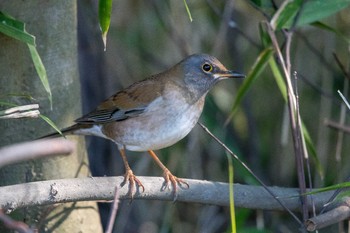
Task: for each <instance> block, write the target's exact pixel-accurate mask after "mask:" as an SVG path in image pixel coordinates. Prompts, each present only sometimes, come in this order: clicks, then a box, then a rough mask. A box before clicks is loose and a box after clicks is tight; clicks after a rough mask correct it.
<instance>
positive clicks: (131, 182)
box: [119, 149, 145, 199]
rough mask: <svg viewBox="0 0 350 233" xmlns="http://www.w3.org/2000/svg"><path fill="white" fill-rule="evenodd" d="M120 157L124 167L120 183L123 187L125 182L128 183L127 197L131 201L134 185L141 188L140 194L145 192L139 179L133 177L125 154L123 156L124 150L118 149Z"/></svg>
mask: <svg viewBox="0 0 350 233" xmlns="http://www.w3.org/2000/svg"><path fill="white" fill-rule="evenodd" d="M119 151H120V155H121V156H122V159H123V162H124V167H125V175H124V181H123V183H122V186H124V185H125V184H126V182H127V181H129V197H130V198H131V199H133V197H134V187H135V183H136V184H137V185H138V186H139V187H141V188H142V192H144V191H145V187H144V186H143V184H142V183H141V181H140V180H139V179H137V178H136V176H135V175H134V173H133V172H132V170H131V168H130V166H129V163H128V160H127V158H126V154H125V150H124V149H120V150H119Z"/></svg>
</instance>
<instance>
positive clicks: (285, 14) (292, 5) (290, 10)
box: [271, 0, 302, 29]
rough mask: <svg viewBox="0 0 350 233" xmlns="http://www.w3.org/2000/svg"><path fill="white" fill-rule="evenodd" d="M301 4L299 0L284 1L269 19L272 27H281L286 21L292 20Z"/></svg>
mask: <svg viewBox="0 0 350 233" xmlns="http://www.w3.org/2000/svg"><path fill="white" fill-rule="evenodd" d="M301 5H302V1H301V0H294V1H285V2H284V3H283V4H282V5H281V6H280V8H279V9H278V10H277V11H276V13H275V14H274V16H273V17H272V19H271V26H272V28H274V29H281V28H282V27H284V26H285V25H286V23H287V22H293V19H294V16H295V15H296V14H297V12H298V11H299V9H300V7H301Z"/></svg>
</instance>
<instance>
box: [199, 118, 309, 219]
mask: <svg viewBox="0 0 350 233" xmlns="http://www.w3.org/2000/svg"><path fill="white" fill-rule="evenodd" d="M198 124H199V125H200V126H201V127H202V128H203V129H204V131H206V132H207V133H208V134H209V135H210V136H211V137H212V138H213V139H214V140H215V141H216V142H217V143H219V144H220V146H222V147H223V148H224V149H225V150H226V151H227V152H228V153H229V154H230V155H231V156H232V157H233V158H234V159H236V160H237V161H238V162H239V163H240V164H241V165H242V166H243V167H244V168H245V169H246V170H247V171H248V172H249V173H250V174H251V175H252V176H253V177H254V178H255V179H256V180H257V181H258V182H259V183H260V184H261V185H262V186H263V187H264V188H265V190H266V191H267V192H268V193H269V194H270V195H271V196H272V197H273V198H274V199H275V200H276V201H277V202H278V203H279V204H280V205H281V206H282V207H283V208H284V209H285V210H286V211H287V212H288V213H289V214H290V215H291V216H292V217H293V218H294V219H295V220H296V221H297V222H298V223H299V224H302V222H301V221H300V220H299V218H298V217H297V216H296V215H295V214H294V213H293V212H292V211H291V210H290V209H288V207H287V206H286V205H285V204H284V203H283V202H282V201H281V200H280V199H279V198H277V196H276V195H275V194H274V193H273V191H272V190H271V189H270V188H268V187H267V186H266V185H265V183H264V182H263V181H262V180H261V179H260V178H259V177H258V176H257V175H255V173H254V172H253V171H252V170H251V169H250V168H249V167H248V166H247V165H246V164H245V163H244V162H243V161H242V160H241V159H240V158H239V157H238V156H237V155H236V154H235V153H233V152H232V151H231V150H230V149H229V148H228V147H227V146H226V145H225V144H224V143H222V142H221V141H220V140H219V139H218V138H217V137H215V135H214V134H212V133H211V132H210V130H209V129H208V128H207V127H205V126H204V125H203V124H202V123H200V122H198Z"/></svg>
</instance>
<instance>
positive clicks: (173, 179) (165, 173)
mask: <svg viewBox="0 0 350 233" xmlns="http://www.w3.org/2000/svg"><path fill="white" fill-rule="evenodd" d="M148 153H149V154H150V155H151V156H152V158H153V159H154V161H155V162H156V163H157V164H158V166H159V167H160V168H161V169H162V170H163V176H164V179H165V186H164V189H166V188H168V187H169V183H170V182H171V184H172V186H173V193H174V200H176V197H177V184H178V185H179V186H182V185H185V186H187V188H189V187H190V186H189V185H188V183H187V182H185V181H184V180H182V179H179V178H177V177H176V176H174V175H173V174H171V172H170V171H169V169H168V168H167V167H166V166H165V165H164V164H163V163H162V162H161V161H160V160H159V158H158V157H157V155H156V154H155V153H154V152H153V151H152V150H149V151H148ZM164 189H163V190H164Z"/></svg>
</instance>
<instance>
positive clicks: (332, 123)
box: [324, 119, 350, 134]
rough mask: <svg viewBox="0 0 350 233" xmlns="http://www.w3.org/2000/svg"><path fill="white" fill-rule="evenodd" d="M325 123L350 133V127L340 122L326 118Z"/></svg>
mask: <svg viewBox="0 0 350 233" xmlns="http://www.w3.org/2000/svg"><path fill="white" fill-rule="evenodd" d="M324 124H325V125H326V126H328V127H331V128H334V129H337V130H341V131H343V132H345V133H348V134H350V127H348V126H345V125H342V124H339V123H338V122H334V121H331V120H327V119H326V120H325V121H324Z"/></svg>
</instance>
